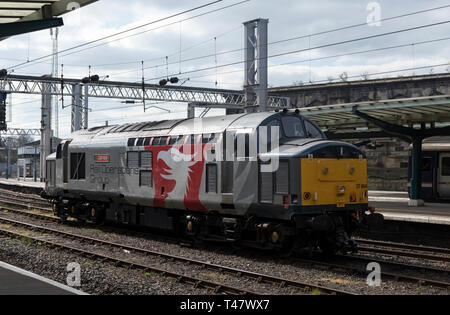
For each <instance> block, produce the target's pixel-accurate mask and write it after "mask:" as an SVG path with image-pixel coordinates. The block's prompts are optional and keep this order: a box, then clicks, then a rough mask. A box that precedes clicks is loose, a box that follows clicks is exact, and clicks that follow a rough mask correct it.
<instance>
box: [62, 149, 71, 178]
mask: <svg viewBox="0 0 450 315" xmlns="http://www.w3.org/2000/svg"><path fill="white" fill-rule="evenodd" d="M69 144H70V141H66V142H64V144H63V145H62V159H63V184H67V183H68V182H69Z"/></svg>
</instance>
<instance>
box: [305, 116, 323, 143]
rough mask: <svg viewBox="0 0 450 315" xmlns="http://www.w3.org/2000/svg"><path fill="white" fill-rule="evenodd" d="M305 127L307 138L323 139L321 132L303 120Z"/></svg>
mask: <svg viewBox="0 0 450 315" xmlns="http://www.w3.org/2000/svg"><path fill="white" fill-rule="evenodd" d="M305 127H306V133H307V136H308V138H314V139H325V137H324V135H323V133H322V131H321V130H320V129H319V128H317V127H316V126H315V125H314V124H313V123H311V122H310V121H308V120H305Z"/></svg>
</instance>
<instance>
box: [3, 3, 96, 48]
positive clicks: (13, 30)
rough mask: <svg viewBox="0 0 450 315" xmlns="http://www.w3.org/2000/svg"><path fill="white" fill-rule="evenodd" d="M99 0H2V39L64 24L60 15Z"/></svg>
mask: <svg viewBox="0 0 450 315" xmlns="http://www.w3.org/2000/svg"><path fill="white" fill-rule="evenodd" d="M96 1H97V0H76V1H73V0H22V1H20V0H18V1H16V0H0V40H4V39H6V38H8V37H11V36H16V35H21V34H26V33H31V32H36V31H41V30H45V29H49V28H54V27H59V26H62V25H64V22H63V20H62V18H58V16H60V15H63V14H65V13H68V12H70V11H73V10H75V9H79V8H81V7H83V6H86V5H88V4H91V3H93V2H96Z"/></svg>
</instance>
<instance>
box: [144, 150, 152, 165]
mask: <svg viewBox="0 0 450 315" xmlns="http://www.w3.org/2000/svg"><path fill="white" fill-rule="evenodd" d="M152 165H153V154H152V151H145V152H141V167H148V168H151V167H152Z"/></svg>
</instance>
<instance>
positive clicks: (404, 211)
mask: <svg viewBox="0 0 450 315" xmlns="http://www.w3.org/2000/svg"><path fill="white" fill-rule="evenodd" d="M408 201H409V197H408V193H406V192H390V191H369V205H370V206H373V207H375V209H376V211H377V212H379V213H381V214H383V215H384V217H385V219H386V220H391V221H405V222H417V223H429V224H442V225H450V203H447V204H446V203H428V202H426V203H425V206H423V207H409V206H408Z"/></svg>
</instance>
